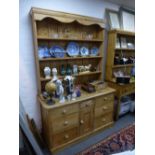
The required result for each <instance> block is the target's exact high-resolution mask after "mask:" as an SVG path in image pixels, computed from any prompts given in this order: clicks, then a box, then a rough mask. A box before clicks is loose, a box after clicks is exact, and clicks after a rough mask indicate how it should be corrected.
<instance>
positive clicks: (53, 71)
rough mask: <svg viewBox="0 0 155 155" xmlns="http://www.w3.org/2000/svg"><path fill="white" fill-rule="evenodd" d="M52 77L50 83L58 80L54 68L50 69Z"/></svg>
mask: <svg viewBox="0 0 155 155" xmlns="http://www.w3.org/2000/svg"><path fill="white" fill-rule="evenodd" d="M52 75H53V78H52V82H56V80H57V79H58V77H57V69H56V68H53V69H52Z"/></svg>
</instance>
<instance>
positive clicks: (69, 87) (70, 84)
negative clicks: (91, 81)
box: [64, 75, 74, 100]
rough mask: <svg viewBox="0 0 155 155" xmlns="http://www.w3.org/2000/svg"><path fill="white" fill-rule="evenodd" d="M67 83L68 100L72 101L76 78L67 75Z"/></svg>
mask: <svg viewBox="0 0 155 155" xmlns="http://www.w3.org/2000/svg"><path fill="white" fill-rule="evenodd" d="M64 80H65V82H66V92H67V99H68V100H71V99H72V94H73V92H74V84H73V81H74V77H72V76H71V75H67V76H65V78H64Z"/></svg>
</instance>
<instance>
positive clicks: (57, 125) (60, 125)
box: [50, 113, 79, 133]
mask: <svg viewBox="0 0 155 155" xmlns="http://www.w3.org/2000/svg"><path fill="white" fill-rule="evenodd" d="M50 123H51V130H52V132H53V133H58V132H60V131H64V130H66V129H69V128H73V127H75V126H78V124H79V114H78V113H75V114H71V115H68V116H64V117H62V118H57V119H55V120H54V121H51V122H50Z"/></svg>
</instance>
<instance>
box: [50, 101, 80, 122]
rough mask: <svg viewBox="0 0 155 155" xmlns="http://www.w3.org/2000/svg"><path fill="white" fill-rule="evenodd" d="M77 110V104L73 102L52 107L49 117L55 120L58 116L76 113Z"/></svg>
mask: <svg viewBox="0 0 155 155" xmlns="http://www.w3.org/2000/svg"><path fill="white" fill-rule="evenodd" d="M78 111H79V105H78V104H73V105H69V106H64V107H61V108H56V109H52V110H51V111H50V119H52V120H55V119H56V118H58V117H64V116H67V115H69V114H72V113H76V112H78Z"/></svg>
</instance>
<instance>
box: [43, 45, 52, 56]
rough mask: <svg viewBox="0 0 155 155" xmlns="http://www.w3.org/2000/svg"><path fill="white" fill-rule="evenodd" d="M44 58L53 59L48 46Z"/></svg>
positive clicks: (45, 48)
mask: <svg viewBox="0 0 155 155" xmlns="http://www.w3.org/2000/svg"><path fill="white" fill-rule="evenodd" d="M44 57H45V58H50V57H51V54H50V52H49V49H48V48H47V47H46V46H44Z"/></svg>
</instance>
